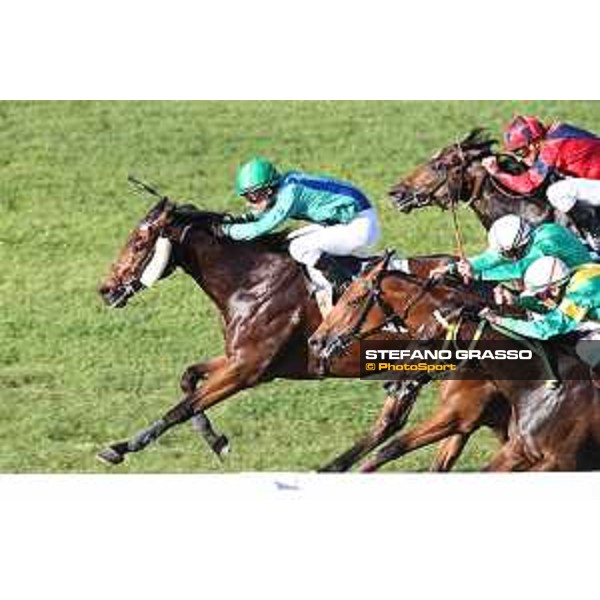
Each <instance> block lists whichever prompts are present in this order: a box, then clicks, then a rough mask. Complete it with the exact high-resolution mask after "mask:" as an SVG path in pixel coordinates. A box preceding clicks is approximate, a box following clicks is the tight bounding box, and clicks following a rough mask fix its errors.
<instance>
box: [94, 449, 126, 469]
mask: <svg viewBox="0 0 600 600" xmlns="http://www.w3.org/2000/svg"><path fill="white" fill-rule="evenodd" d="M96 458H98V459H99V460H101V461H102V462H104V463H108V464H109V465H118V464H120V463H122V462H123V460H124V459H125V457H124V456H123V455H122V454H120V453H119V452H117V451H116V450H115V449H114V448H111V447H110V446H109V447H108V448H105V449H104V450H102V451H101V452H98V454H96Z"/></svg>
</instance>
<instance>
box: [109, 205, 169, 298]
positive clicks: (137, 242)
mask: <svg viewBox="0 0 600 600" xmlns="http://www.w3.org/2000/svg"><path fill="white" fill-rule="evenodd" d="M175 208H176V205H175V204H173V203H172V202H170V201H169V200H168V199H167V198H163V199H162V200H160V201H159V202H158V203H157V204H156V205H155V206H153V207H152V208H151V209H150V211H149V212H148V214H147V215H146V216H145V217H144V219H143V220H142V221H141V222H140V224H139V225H138V226H137V227H135V229H133V231H132V232H131V233H130V234H129V237H128V238H127V242H126V243H125V246H124V247H123V249H122V250H121V252H120V253H119V256H118V258H117V260H116V262H114V263H113V265H112V267H111V270H110V273H109V274H108V276H107V277H106V278H105V279H104V281H103V282H102V283H101V284H100V286H99V288H98V292H99V293H100V295H101V296H102V298H103V300H104V301H105V302H106V304H108V305H109V306H110V307H111V308H122V307H124V306H125V305H126V304H127V302H128V300H129V299H130V298H131V297H133V296H134V295H135V294H136V293H137V292H139V291H140V290H142V289H144V287H145V286H144V284H143V283H142V281H141V280H142V275H143V273H144V271H145V269H146V267H148V265H149V263H150V261H151V260H152V258H153V257H154V254H155V250H157V241H158V238H159V237H160V236H161V234H162V233H163V232H164V231H165V228H166V227H167V226H168V225H169V223H170V220H171V217H172V215H173V213H174V211H175Z"/></svg>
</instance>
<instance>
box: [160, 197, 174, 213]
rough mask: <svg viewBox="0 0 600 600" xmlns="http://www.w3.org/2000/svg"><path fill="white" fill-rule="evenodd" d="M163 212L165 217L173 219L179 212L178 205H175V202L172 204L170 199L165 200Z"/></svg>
mask: <svg viewBox="0 0 600 600" xmlns="http://www.w3.org/2000/svg"><path fill="white" fill-rule="evenodd" d="M163 210H164V213H165V216H167V217H172V216H173V215H174V214H175V211H176V210H177V204H175V202H171V201H170V200H169V199H168V198H165V206H164V209H163Z"/></svg>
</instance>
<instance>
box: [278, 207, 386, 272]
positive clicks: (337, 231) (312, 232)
mask: <svg viewBox="0 0 600 600" xmlns="http://www.w3.org/2000/svg"><path fill="white" fill-rule="evenodd" d="M379 235H380V229H379V222H378V220H377V213H376V212H375V210H374V209H373V208H369V209H367V210H363V211H362V212H360V213H358V215H356V217H354V219H352V221H350V222H349V223H345V224H339V225H330V226H326V225H317V224H313V225H307V226H306V227H301V228H300V229H297V230H296V231H294V232H293V233H292V234H291V235H290V239H291V241H290V246H289V251H290V254H291V255H292V257H293V258H294V260H297V261H298V262H300V263H303V264H305V265H307V266H308V267H313V266H314V265H315V263H316V262H317V261H318V260H319V257H320V256H321V254H323V253H324V252H326V253H327V254H333V255H334V256H345V255H349V254H359V253H361V252H364V251H366V250H367V249H368V247H369V246H372V245H373V244H375V243H376V242H377V240H378V239H379Z"/></svg>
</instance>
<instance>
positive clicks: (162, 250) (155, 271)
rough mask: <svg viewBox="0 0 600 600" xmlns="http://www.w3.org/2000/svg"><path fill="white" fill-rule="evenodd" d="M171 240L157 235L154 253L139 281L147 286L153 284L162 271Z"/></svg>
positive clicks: (170, 247) (165, 264) (168, 254)
mask: <svg viewBox="0 0 600 600" xmlns="http://www.w3.org/2000/svg"><path fill="white" fill-rule="evenodd" d="M172 249H173V247H172V245H171V242H170V241H169V240H168V239H167V238H166V237H162V236H161V237H159V238H158V239H157V240H156V243H155V245H154V255H153V256H152V259H151V260H150V262H149V263H148V265H147V266H146V268H145V269H144V271H143V273H142V274H141V276H140V282H141V283H142V284H144V286H146V287H147V288H149V287H151V286H153V285H154V284H155V283H156V282H157V281H158V280H159V279H160V278H161V276H162V274H163V273H164V271H165V269H166V267H167V265H168V264H169V259H170V258H171V252H172Z"/></svg>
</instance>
